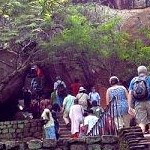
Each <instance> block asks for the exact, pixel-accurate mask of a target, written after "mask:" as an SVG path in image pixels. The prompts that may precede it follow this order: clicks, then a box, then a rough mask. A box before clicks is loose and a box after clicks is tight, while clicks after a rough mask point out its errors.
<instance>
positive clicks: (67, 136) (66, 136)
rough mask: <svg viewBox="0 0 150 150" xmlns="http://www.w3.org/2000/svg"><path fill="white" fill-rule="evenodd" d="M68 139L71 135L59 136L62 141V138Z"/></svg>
mask: <svg viewBox="0 0 150 150" xmlns="http://www.w3.org/2000/svg"><path fill="white" fill-rule="evenodd" d="M70 137H71V134H67V135H60V138H63V139H64V138H67V139H68V138H70Z"/></svg>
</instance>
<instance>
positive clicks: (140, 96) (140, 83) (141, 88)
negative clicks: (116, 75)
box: [133, 77, 149, 101]
mask: <svg viewBox="0 0 150 150" xmlns="http://www.w3.org/2000/svg"><path fill="white" fill-rule="evenodd" d="M148 96H149V92H148V85H147V77H137V78H135V81H134V84H133V97H134V98H135V99H136V100H139V101H144V100H147V99H148Z"/></svg>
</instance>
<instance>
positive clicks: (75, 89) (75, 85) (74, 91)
mask: <svg viewBox="0 0 150 150" xmlns="http://www.w3.org/2000/svg"><path fill="white" fill-rule="evenodd" d="M80 87H81V84H80V83H72V84H71V90H72V94H73V95H74V96H76V95H77V94H78V92H79V88H80Z"/></svg>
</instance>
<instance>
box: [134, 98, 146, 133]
mask: <svg viewBox="0 0 150 150" xmlns="http://www.w3.org/2000/svg"><path fill="white" fill-rule="evenodd" d="M146 105H147V103H146V102H145V101H143V102H138V103H137V104H136V105H135V114H136V121H137V124H138V125H139V127H141V129H142V132H143V133H145V125H146V124H147V109H146Z"/></svg>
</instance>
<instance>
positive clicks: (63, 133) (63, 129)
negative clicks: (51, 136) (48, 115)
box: [58, 112, 71, 138]
mask: <svg viewBox="0 0 150 150" xmlns="http://www.w3.org/2000/svg"><path fill="white" fill-rule="evenodd" d="M58 121H59V134H60V138H70V137H71V130H70V129H69V128H67V126H66V124H65V122H64V120H63V113H61V112H60V113H59V114H58Z"/></svg>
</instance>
